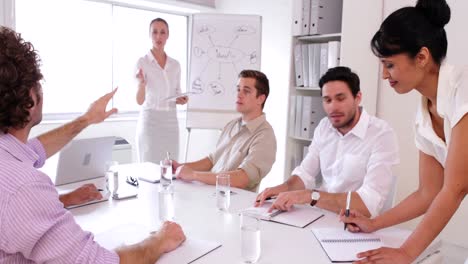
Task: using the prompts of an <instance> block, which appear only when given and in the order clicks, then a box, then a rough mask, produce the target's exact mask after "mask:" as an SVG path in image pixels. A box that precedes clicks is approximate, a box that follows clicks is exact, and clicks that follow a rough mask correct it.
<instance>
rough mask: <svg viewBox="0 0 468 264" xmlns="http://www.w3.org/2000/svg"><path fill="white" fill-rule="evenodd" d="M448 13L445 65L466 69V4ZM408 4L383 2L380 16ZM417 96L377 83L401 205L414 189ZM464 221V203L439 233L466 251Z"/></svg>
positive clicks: (455, 4) (467, 210)
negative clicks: (393, 145) (395, 156)
mask: <svg viewBox="0 0 468 264" xmlns="http://www.w3.org/2000/svg"><path fill="white" fill-rule="evenodd" d="M447 2H448V3H449V5H450V7H451V10H452V19H451V21H450V23H449V24H448V25H447V27H446V30H447V34H448V41H449V48H448V54H447V61H448V62H450V63H452V64H457V65H464V64H465V65H466V58H467V56H468V55H467V53H466V47H467V46H468V36H467V35H466V34H460V33H462V32H466V30H465V28H464V27H465V26H466V15H465V11H466V10H468V2H467V1H457V0H448V1H447ZM414 3H415V1H411V0H385V1H384V14H385V17H386V16H388V15H389V14H390V13H391V12H393V11H394V10H396V9H398V8H400V7H403V6H408V5H414ZM419 98H420V95H419V94H418V93H417V92H411V93H410V94H407V95H398V94H396V93H395V92H394V91H393V89H392V88H391V87H390V86H389V85H388V82H387V81H383V80H382V81H381V82H380V86H379V96H378V102H377V115H378V116H379V117H380V118H383V119H385V120H387V121H388V122H389V123H390V124H391V125H392V126H393V128H394V129H395V132H396V133H397V135H398V141H399V146H400V157H401V163H400V165H399V166H398V167H397V168H396V174H397V175H398V177H399V178H398V184H397V194H396V200H397V201H401V200H403V199H404V198H405V197H406V196H408V195H409V194H410V193H411V192H413V191H414V190H416V189H417V186H418V151H417V149H416V147H415V145H414V140H413V137H414V133H413V123H414V118H415V114H416V106H417V103H418V101H419ZM419 220H420V219H418V220H414V221H411V222H409V223H407V224H404V225H403V226H405V227H411V228H413V227H415V226H416V224H417V223H418V222H419ZM467 220H468V203H467V201H466V199H465V201H464V202H463V203H462V206H461V207H460V209H459V210H458V212H457V213H456V215H455V216H454V218H453V219H452V220H451V221H450V223H449V225H448V226H447V227H446V228H445V230H444V231H443V233H442V237H443V238H445V239H447V241H450V242H452V243H456V244H459V245H462V246H464V247H468V238H467V236H466V232H460V230H465V225H466V224H465V223H466V221H467Z"/></svg>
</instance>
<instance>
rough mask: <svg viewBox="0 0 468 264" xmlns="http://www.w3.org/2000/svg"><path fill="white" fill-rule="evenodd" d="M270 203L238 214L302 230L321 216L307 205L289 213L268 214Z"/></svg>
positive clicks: (293, 208)
mask: <svg viewBox="0 0 468 264" xmlns="http://www.w3.org/2000/svg"><path fill="white" fill-rule="evenodd" d="M271 205H272V202H265V203H264V204H263V205H262V206H260V207H249V208H247V209H244V210H241V211H240V213H243V214H247V215H251V216H254V217H258V218H260V219H262V220H265V221H271V222H277V223H281V224H285V225H291V226H295V227H301V228H304V227H305V226H307V225H309V224H310V223H312V222H315V221H317V220H318V219H319V218H321V217H322V216H323V213H322V212H321V211H320V209H317V208H314V207H311V206H309V205H307V206H306V205H294V206H293V207H292V208H291V209H290V210H289V211H279V210H273V211H272V212H271V213H268V209H269V208H270V206H271Z"/></svg>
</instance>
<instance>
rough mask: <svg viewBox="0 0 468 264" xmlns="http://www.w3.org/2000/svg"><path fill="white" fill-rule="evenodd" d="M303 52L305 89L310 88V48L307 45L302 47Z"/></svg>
mask: <svg viewBox="0 0 468 264" xmlns="http://www.w3.org/2000/svg"><path fill="white" fill-rule="evenodd" d="M301 50H302V77H303V83H304V87H309V86H310V82H309V48H308V46H307V44H303V45H301Z"/></svg>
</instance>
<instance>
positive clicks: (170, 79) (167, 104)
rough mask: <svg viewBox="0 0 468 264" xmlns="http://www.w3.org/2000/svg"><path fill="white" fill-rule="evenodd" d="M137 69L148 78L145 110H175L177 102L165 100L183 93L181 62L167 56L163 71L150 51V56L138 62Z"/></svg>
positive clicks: (147, 55)
mask: <svg viewBox="0 0 468 264" xmlns="http://www.w3.org/2000/svg"><path fill="white" fill-rule="evenodd" d="M137 68H138V69H140V68H141V69H143V73H144V74H145V78H146V95H145V102H144V103H143V109H152V110H171V109H175V107H176V104H175V102H174V101H173V100H172V101H171V100H165V99H166V98H168V97H170V96H173V95H176V94H180V93H181V89H180V64H179V62H178V61H176V60H175V59H173V58H171V57H169V56H167V61H166V65H165V67H164V69H163V68H161V66H159V64H158V62H157V60H156V59H155V58H154V56H153V54H152V53H151V51H149V52H148V54H146V55H145V56H143V57H141V58H140V59H139V60H138V63H137Z"/></svg>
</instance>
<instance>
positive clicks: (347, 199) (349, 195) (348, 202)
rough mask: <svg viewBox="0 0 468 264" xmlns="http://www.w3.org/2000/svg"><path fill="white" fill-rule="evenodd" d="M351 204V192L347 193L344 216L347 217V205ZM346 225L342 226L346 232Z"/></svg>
mask: <svg viewBox="0 0 468 264" xmlns="http://www.w3.org/2000/svg"><path fill="white" fill-rule="evenodd" d="M350 203H351V192H348V197H346V211H345V216H346V217H349V204H350ZM347 225H348V223H345V224H344V230H346V226H347Z"/></svg>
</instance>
